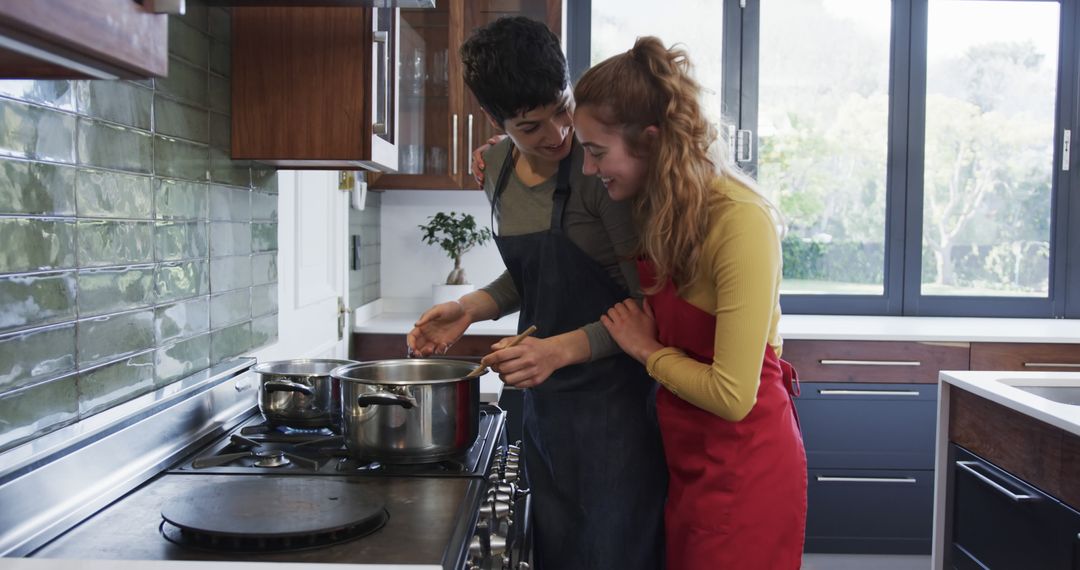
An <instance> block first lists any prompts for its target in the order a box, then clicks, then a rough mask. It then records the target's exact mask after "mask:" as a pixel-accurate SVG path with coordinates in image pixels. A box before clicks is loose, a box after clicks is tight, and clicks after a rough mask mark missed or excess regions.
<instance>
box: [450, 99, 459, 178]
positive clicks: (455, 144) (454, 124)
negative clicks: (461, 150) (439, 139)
mask: <svg viewBox="0 0 1080 570" xmlns="http://www.w3.org/2000/svg"><path fill="white" fill-rule="evenodd" d="M450 124H451V128H450V132H451V134H450V140H451V141H453V142H451V143H450V146H451V147H452V148H453V152H452V153H451V154H453V155H454V156H453V160H454V176H457V173H458V152H457V151H458V140H457V113H454V116H453V118H452V119H451V121H450Z"/></svg>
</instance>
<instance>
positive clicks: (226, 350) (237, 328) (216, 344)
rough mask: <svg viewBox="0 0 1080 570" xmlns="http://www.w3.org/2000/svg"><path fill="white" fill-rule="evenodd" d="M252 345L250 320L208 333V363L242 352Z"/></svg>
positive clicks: (217, 361)
mask: <svg viewBox="0 0 1080 570" xmlns="http://www.w3.org/2000/svg"><path fill="white" fill-rule="evenodd" d="M252 346H254V345H253V344H252V338H251V322H250V321H249V322H244V323H240V324H238V325H233V326H231V327H227V328H224V329H221V330H219V331H214V332H212V333H210V364H211V365H214V364H217V363H219V362H221V361H223V360H225V359H226V358H232V357H234V356H237V355H240V354H243V353H244V352H247V351H248V350H250V349H251V347H252Z"/></svg>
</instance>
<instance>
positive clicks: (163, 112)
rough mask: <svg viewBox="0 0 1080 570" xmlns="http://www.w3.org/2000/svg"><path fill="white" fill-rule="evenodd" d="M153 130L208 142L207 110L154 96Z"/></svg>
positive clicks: (208, 124)
mask: <svg viewBox="0 0 1080 570" xmlns="http://www.w3.org/2000/svg"><path fill="white" fill-rule="evenodd" d="M154 121H155V123H154V130H155V131H156V132H158V133H159V134H163V135H168V136H170V137H179V138H182V139H188V140H191V141H195V142H200V143H209V142H210V120H209V118H208V115H207V112H206V111H205V110H203V109H199V108H198V107H192V106H191V105H187V104H184V103H179V102H176V101H173V100H171V99H167V98H165V97H161V96H158V97H155V98H154Z"/></svg>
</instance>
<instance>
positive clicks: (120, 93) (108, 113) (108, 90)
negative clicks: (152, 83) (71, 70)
mask: <svg viewBox="0 0 1080 570" xmlns="http://www.w3.org/2000/svg"><path fill="white" fill-rule="evenodd" d="M75 92H76V94H77V101H78V108H79V113H81V114H84V115H88V116H90V117H95V118H98V119H103V120H106V121H112V122H114V123H121V124H124V125H127V126H130V127H135V128H138V129H142V130H144V131H149V130H150V127H151V123H150V121H151V119H150V116H151V109H152V106H153V101H154V94H153V91H151V90H150V89H146V88H143V87H140V86H139V85H137V84H135V83H130V82H127V81H79V82H78V86H77V87H76V89H75Z"/></svg>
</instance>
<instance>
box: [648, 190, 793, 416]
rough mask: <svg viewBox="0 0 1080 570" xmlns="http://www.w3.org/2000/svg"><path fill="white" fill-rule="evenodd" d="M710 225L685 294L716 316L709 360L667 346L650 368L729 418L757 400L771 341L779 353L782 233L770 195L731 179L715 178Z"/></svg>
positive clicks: (689, 397)
mask: <svg viewBox="0 0 1080 570" xmlns="http://www.w3.org/2000/svg"><path fill="white" fill-rule="evenodd" d="M714 190H715V192H714V193H713V194H712V199H711V200H710V204H709V227H710V231H709V234H708V236H707V237H706V239H705V243H704V246H703V249H702V251H701V257H700V258H699V261H698V262H699V263H700V268H699V270H698V272H697V276H696V278H695V280H694V282H693V283H690V284H689V285H688V286H686V287H683V288H682V290H681V291H680V293H679V296H680V297H681V298H682V299H683V300H684V301H687V302H689V303H690V304H692V305H694V306H695V307H697V308H699V309H701V310H703V311H705V312H707V313H709V314H712V315H715V316H716V339H715V340H714V342H713V349H714V353H713V361H712V363H711V364H705V363H702V362H699V361H697V360H695V359H693V358H691V357H689V356H687V355H686V354H685V353H684V352H683V351H682V350H680V349H679V348H678V347H667V348H664V349H661V350H658V351H656V352H654V353H653V354H651V355H650V356H649V359H648V361H647V362H646V368H647V370H648V372H649V374H650V375H651V376H652V377H653V378H655V379H656V380H657V381H659V382H660V383H661V384H663V385H664V386H665V387H666V388H668V389H669V390H671V391H672V392H673V393H675V394H676V395H678V396H679V397H680V398H682V399H684V400H686V401H687V402H690V403H691V404H694V405H695V406H698V407H699V408H703V409H705V410H707V411H709V412H712V413H714V414H716V415H717V416H720V417H721V418H723V419H726V420H729V421H739V420H741V419H743V418H744V417H746V415H747V414H749V413H750V410H751V408H753V407H754V403H755V402H756V400H757V390H758V384H759V383H760V377H761V361H762V358H763V357H764V355H765V343H768V344H770V345H772V347H773V349H774V350H775V351H776V354H777V356H779V355H780V349H781V345H782V340H781V339H780V335H779V332H778V330H777V325H778V324H779V322H780V278H781V274H782V260H783V258H782V256H781V251H780V238H779V235H778V232H777V228H776V226H775V223H774V221H773V217H772V216H770V214H769V209H768V205H767V203H766V202H765V200H764V199H763V198H762V197H761V196H760V195H758V194H757V193H755V192H753V191H752V190H750V189H749V188H746V187H745V186H743V185H741V184H739V183H738V182H737V181H734V180H731V179H720V180H717V181H716V182H715V183H714Z"/></svg>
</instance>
